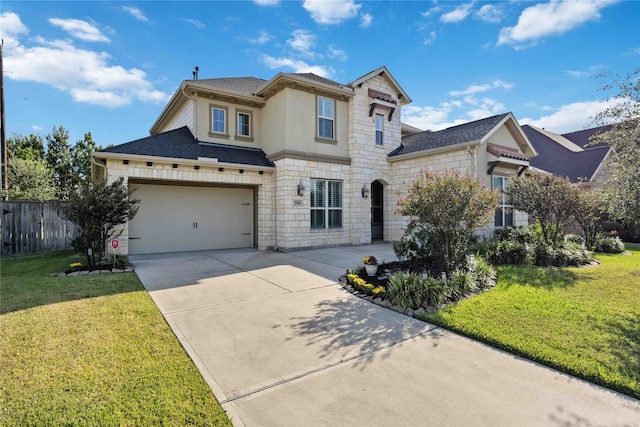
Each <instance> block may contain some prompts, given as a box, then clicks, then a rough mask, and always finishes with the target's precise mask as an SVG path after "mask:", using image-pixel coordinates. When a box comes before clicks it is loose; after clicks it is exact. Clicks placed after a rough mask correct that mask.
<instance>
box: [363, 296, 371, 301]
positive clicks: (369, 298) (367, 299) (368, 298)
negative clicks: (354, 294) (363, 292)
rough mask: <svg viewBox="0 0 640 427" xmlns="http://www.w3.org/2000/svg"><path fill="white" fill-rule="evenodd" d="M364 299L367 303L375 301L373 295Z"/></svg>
mask: <svg viewBox="0 0 640 427" xmlns="http://www.w3.org/2000/svg"><path fill="white" fill-rule="evenodd" d="M363 299H364V300H365V301H369V302H371V301H373V297H372V296H371V295H369V296H366V297H364V298H363Z"/></svg>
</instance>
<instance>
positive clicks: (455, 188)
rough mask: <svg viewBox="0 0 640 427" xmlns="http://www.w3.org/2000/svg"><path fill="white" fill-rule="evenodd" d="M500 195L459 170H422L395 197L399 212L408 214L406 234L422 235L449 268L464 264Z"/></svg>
mask: <svg viewBox="0 0 640 427" xmlns="http://www.w3.org/2000/svg"><path fill="white" fill-rule="evenodd" d="M498 200H499V196H498V195H497V194H496V193H495V192H493V191H491V190H489V189H487V188H484V187H483V186H482V185H481V184H480V181H479V180H477V179H475V178H473V177H471V175H469V174H464V175H463V174H461V173H460V172H458V171H445V172H442V173H433V172H428V171H421V172H420V173H418V174H417V175H416V177H415V179H414V180H413V181H412V182H411V183H410V184H409V188H408V190H407V192H406V193H405V194H404V195H401V197H400V199H399V200H398V210H397V211H398V213H400V214H401V215H404V216H408V217H410V220H409V224H408V225H407V229H406V231H405V237H410V236H416V235H425V234H426V236H427V238H428V239H429V240H430V247H431V249H432V250H433V251H434V252H435V253H433V255H435V256H436V259H438V260H439V262H440V264H441V266H442V267H443V268H444V269H445V270H446V271H447V272H452V271H454V270H455V269H457V268H459V267H461V266H463V265H464V261H465V256H466V255H467V252H468V248H469V243H470V241H471V238H472V237H473V233H474V232H475V230H476V229H477V228H478V227H481V226H484V225H486V224H488V223H489V222H490V221H491V219H492V218H493V215H494V211H495V210H496V208H497V207H498Z"/></svg>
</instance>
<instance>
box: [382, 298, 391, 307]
mask: <svg viewBox="0 0 640 427" xmlns="http://www.w3.org/2000/svg"><path fill="white" fill-rule="evenodd" d="M380 307H391V303H390V302H389V300H388V299H386V300H384V301H382V302H381V303H380Z"/></svg>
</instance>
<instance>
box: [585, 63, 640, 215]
mask: <svg viewBox="0 0 640 427" xmlns="http://www.w3.org/2000/svg"><path fill="white" fill-rule="evenodd" d="M599 77H600V78H601V79H603V80H604V83H603V84H602V87H601V90H604V91H608V90H616V91H617V93H616V94H615V95H613V96H611V97H610V98H609V103H608V105H609V107H607V108H605V109H604V110H603V111H602V112H600V113H598V114H597V115H596V116H595V117H594V122H595V124H596V125H605V124H608V123H612V126H611V130H609V131H608V132H604V133H599V134H596V135H594V136H593V137H592V138H591V141H592V142H594V143H605V144H608V145H609V146H611V147H613V148H614V150H615V155H614V156H613V158H612V162H611V165H610V166H611V175H610V177H609V179H608V180H607V182H606V184H605V185H606V187H607V188H608V189H609V190H610V191H609V202H610V207H611V214H612V216H613V217H614V218H615V219H617V220H620V221H621V222H623V223H627V224H629V223H638V222H640V191H639V190H638V183H639V182H640V68H638V69H636V70H635V71H633V72H632V73H628V74H627V75H626V77H625V78H621V77H620V76H619V75H617V74H614V75H612V74H601V75H599Z"/></svg>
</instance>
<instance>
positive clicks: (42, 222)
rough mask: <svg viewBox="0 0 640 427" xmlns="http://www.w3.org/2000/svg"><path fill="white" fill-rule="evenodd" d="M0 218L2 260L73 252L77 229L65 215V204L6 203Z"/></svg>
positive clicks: (36, 202)
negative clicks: (71, 250)
mask: <svg viewBox="0 0 640 427" xmlns="http://www.w3.org/2000/svg"><path fill="white" fill-rule="evenodd" d="M0 204H1V205H2V217H1V218H0V234H1V237H2V248H0V253H1V254H2V256H23V255H33V254H39V253H43V252H55V251H63V250H69V249H72V247H71V239H73V238H74V237H75V235H76V225H75V224H74V223H72V222H70V221H67V220H66V219H65V218H64V216H63V215H62V207H63V206H64V202H59V201H46V202H39V201H35V202H32V201H5V200H3V201H2V202H0Z"/></svg>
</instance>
